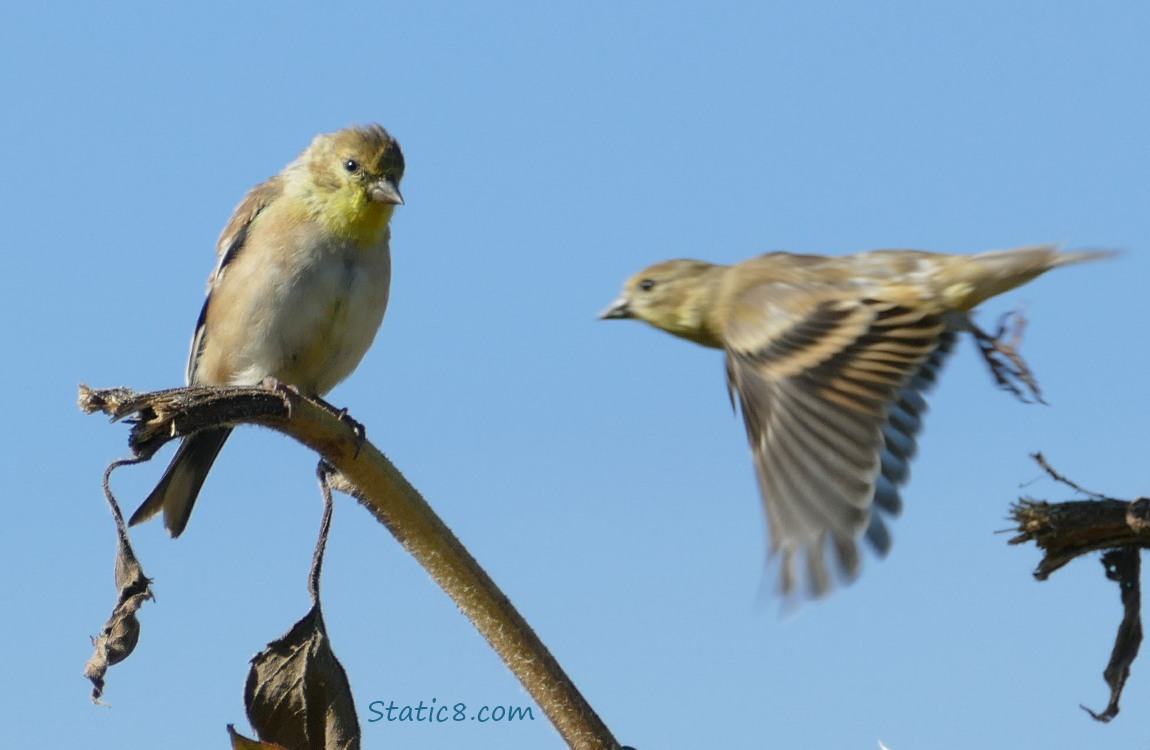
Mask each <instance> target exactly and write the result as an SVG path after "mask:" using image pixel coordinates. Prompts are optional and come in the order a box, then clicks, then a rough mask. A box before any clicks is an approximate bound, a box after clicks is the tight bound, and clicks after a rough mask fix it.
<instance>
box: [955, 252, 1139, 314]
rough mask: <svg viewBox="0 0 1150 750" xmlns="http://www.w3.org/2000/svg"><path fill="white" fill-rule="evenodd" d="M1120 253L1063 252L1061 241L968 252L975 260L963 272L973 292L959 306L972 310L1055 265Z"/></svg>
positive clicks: (1055, 266) (969, 288)
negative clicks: (1054, 243) (976, 252)
mask: <svg viewBox="0 0 1150 750" xmlns="http://www.w3.org/2000/svg"><path fill="white" fill-rule="evenodd" d="M1117 254H1118V251H1116V250H1076V251H1073V252H1065V253H1063V252H1059V251H1058V245H1032V246H1029V247H1017V248H1014V249H1012V250H992V251H990V252H986V253H979V254H977V255H973V256H969V258H970V260H972V261H974V263H973V264H971V265H970V266H969V271H970V272H969V274H963V275H965V276H967V278H966V282H967V284H968V287H967V290H968V291H969V292H970V296H969V297H968V299H967V300H965V302H966V304H962V305H957V306H956V307H959V308H960V309H964V310H970V309H972V308H974V307H976V306H977V305H978V304H979V303H981V302H983V301H985V300H988V299H990V298H991V297H994V296H995V295H999V294H1002V293H1003V292H1008V291H1010V290H1011V289H1014V288H1015V287H1019V286H1022V285H1023V284H1025V283H1027V282H1028V281H1032V280H1033V279H1035V278H1037V277H1039V276H1041V275H1042V274H1044V273H1046V272H1047V271H1049V270H1050V269H1052V268H1057V267H1058V266H1065V265H1069V264H1071V263H1083V262H1085V261H1090V260H1102V259H1103V258H1110V257H1113V256H1115V255H1117ZM957 257H961V256H957Z"/></svg>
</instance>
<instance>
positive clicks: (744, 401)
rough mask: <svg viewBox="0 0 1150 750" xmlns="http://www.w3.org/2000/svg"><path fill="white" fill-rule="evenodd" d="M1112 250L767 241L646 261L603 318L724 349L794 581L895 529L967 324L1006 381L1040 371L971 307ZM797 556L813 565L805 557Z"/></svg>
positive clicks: (844, 567)
mask: <svg viewBox="0 0 1150 750" xmlns="http://www.w3.org/2000/svg"><path fill="white" fill-rule="evenodd" d="M1107 255H1110V253H1108V252H1105V251H1093V252H1058V249H1057V248H1056V247H1055V246H1051V245H1041V246H1035V247H1022V248H1017V249H1014V250H1003V251H995V252H987V253H981V254H977V255H944V254H938V253H928V252H920V251H913V250H878V251H872V252H865V253H859V254H856V255H845V256H839V257H826V256H821V255H795V254H791V253H783V252H779V253H770V254H767V255H762V256H759V257H757V258H751V259H750V260H746V261H743V262H742V263H738V264H736V265H733V266H723V265H716V264H713V263H705V262H703V261H698V260H672V261H667V262H664V263H659V264H657V265H654V266H651V267H650V268H648V269H646V270H644V271H642V272H640V273H638V274H636V275H635V276H633V277H632V278H631V279H629V280H628V281H627V282H626V285H625V286H624V289H623V294H622V296H621V297H619V299H618V300H616V301H615V302H614V303H613V304H612V305H611V306H610V307H609V308H608V309H607V310H606V311H604V312H603V313H602V315H601V316H600V317H601V318H607V319H616V318H636V319H638V320H642V321H645V322H647V323H649V324H650V325H652V326H654V327H656V328H659V329H661V330H663V331H666V332H668V333H671V334H674V335H675V336H679V337H681V338H684V339H687V340H689V341H693V342H695V343H696V344H701V345H702V346H706V347H712V348H715V349H722V350H723V351H725V352H726V365H727V367H726V369H727V386H728V390H729V392H730V394H731V399H732V403H733V402H734V400H735V398H736V397H737V399H738V403H739V405H740V407H741V411H742V415H743V421H744V423H745V425H746V430H747V438H748V440H749V442H750V447H751V452H752V454H753V457H754V465H755V473H756V476H757V478H758V484H759V489H760V492H761V494H762V500H763V504H764V505H765V507H766V515H767V519H768V526H769V529H770V552H771V555H772V556H773V557H776V558H777V559H778V560H779V562H780V589H781V590H782V592H783V593H784V594H785V595H789V594H791V593H792V592H793V591H794V590H795V589H796V587H797V586H798V585H799V584H800V583H801V582H805V584H806V588H807V590H808V592H809V593H810V594H812V595H814V596H821V595H823V594H825V593H826V592H827V591H828V590H829V589H830V588H831V584H832V575H831V573H830V571H829V570H828V565H827V558H828V557H832V556H833V558H834V560H835V562H836V563H837V567H838V569H839V570H840V572H841V574H842V576H843V577H844V578H846V579H850V578H853V577H854V576H855V575H856V574H857V572H858V569H859V565H860V560H859V549H858V544H857V542H858V540H859V538H860V537H861V536H864V535H865V536H866V538H867V540H868V541H869V542H870V543H871V544H872V546H873V547H874V548H875V549H876V550H877V551H878V552H879V553H880V554H883V553H885V552H886V551H887V550H888V549H889V547H890V536H889V534H888V532H887V529H886V525H885V523H884V522H883V519H882V517H881V516H880V514H879V513H877V512H876V507H877V510H878V511H882V512H885V513H887V514H890V515H895V514H897V513H898V512H899V510H900V508H901V504H902V501H901V499H900V497H899V487H900V486H901V485H902V484H903V483H904V482H905V481H906V480H907V478H908V466H909V463H910V460H911V458H912V457H913V456H914V453H915V436H916V435H917V433H918V432H919V429H920V428H921V426H922V415H923V413H924V411H925V409H926V402H925V401H924V400H923V396H922V394H923V393H924V392H925V391H926V390H927V389H928V388H929V386H930V385H931V384H932V383H933V382H934V381H935V379H936V378H937V375H938V371H939V368H940V367H941V366H942V364H943V361H944V360H945V359H946V357H947V355H948V354H949V353H950V351H951V348H952V346H953V344H954V341H955V338H956V336H957V334H959V333H960V332H962V331H970V332H972V333H974V334H975V335H976V337H977V338H978V339H979V343H980V346H982V348H983V353H984V355H985V356H987V358H988V362H990V364H991V366H992V370H993V371H994V374H995V377H996V378H997V379H998V380H999V382H1000V384H1003V385H1006V386H1007V387H1011V384H1010V382H1009V380H1010V376H1011V375H1013V376H1015V377H1017V378H1018V379H1019V380H1021V381H1022V382H1023V383H1024V384H1026V385H1029V386H1030V387H1031V388H1032V390H1033V392H1034V393H1035V395H1037V390H1036V386H1034V383H1033V380H1031V379H1030V378H1029V374H1028V372H1027V371H1026V370H1025V369H1024V366H1023V365H1022V362H1021V360H1020V359H1019V358H1018V357H1017V355H1016V353H1014V352H1013V351H1012V350H1011V349H1009V348H1007V347H1005V346H1003V345H1001V344H998V343H997V342H995V341H994V340H993V339H992V338H991V337H990V336H987V335H986V334H984V333H982V332H981V331H979V330H978V329H977V328H976V327H975V326H974V324H973V323H972V322H971V320H970V318H969V316H968V313H969V312H970V311H971V310H972V309H973V308H974V307H975V306H976V305H978V304H979V303H981V302H982V301H984V300H986V299H988V298H990V297H993V296H995V295H997V294H1002V293H1003V292H1005V291H1008V290H1010V289H1013V288H1014V287H1017V286H1019V285H1021V284H1025V283H1026V282H1028V281H1030V280H1032V279H1034V278H1035V277H1037V276H1039V275H1040V274H1042V273H1045V272H1046V271H1048V270H1050V269H1052V268H1055V267H1058V266H1063V265H1066V264H1069V263H1078V262H1081V261H1087V260H1094V259H1096V258H1101V257H1105V256H1107ZM800 564H801V565H802V567H801V568H800V567H799V566H800Z"/></svg>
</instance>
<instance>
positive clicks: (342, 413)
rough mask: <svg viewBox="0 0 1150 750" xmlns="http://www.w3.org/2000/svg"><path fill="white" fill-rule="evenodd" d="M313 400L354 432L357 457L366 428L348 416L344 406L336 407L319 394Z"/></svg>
mask: <svg viewBox="0 0 1150 750" xmlns="http://www.w3.org/2000/svg"><path fill="white" fill-rule="evenodd" d="M315 400H316V403H318V404H319V405H320V406H322V407H323V408H325V409H327V410H328V411H329V412H331V413H332V414H334V415H335V416H336V418H337V419H339V421H341V422H343V423H344V424H346V425H347V426H348V427H350V428H351V431H352V432H353V433H354V434H355V457H356V458H359V451H360V449H362V448H363V444H364V443H366V442H367V428H366V427H364V426H363V424H362V423H360V422H359V421H357V420H355V419H353V418H352V417H351V416H349V415H348V413H347V409H346V408H343V409H337V408H336V407H335V406H333V405H331V404H330V403H328V402H327V401H325V400H323V399H322V398H320V397H319V396H316V397H315Z"/></svg>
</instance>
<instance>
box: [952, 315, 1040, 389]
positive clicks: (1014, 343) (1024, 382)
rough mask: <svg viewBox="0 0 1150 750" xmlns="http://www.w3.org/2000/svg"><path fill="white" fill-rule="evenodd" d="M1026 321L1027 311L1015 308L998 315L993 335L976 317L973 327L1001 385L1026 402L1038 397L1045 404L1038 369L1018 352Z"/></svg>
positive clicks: (996, 380) (983, 352) (997, 381)
mask: <svg viewBox="0 0 1150 750" xmlns="http://www.w3.org/2000/svg"><path fill="white" fill-rule="evenodd" d="M1026 323H1027V321H1026V316H1025V315H1023V314H1022V313H1021V312H1019V311H1018V310H1012V311H1010V312H1007V313H1004V314H1003V315H1002V317H1001V318H999V319H998V327H997V329H995V331H994V334H993V335H991V334H989V333H987V332H986V331H984V330H982V329H981V328H979V327H978V326H976V325H975V324H974V323H973V321H972V322H970V323H969V327H970V332H971V333H972V334H973V335H974V341H975V343H976V344H978V349H979V351H980V352H981V353H982V356H983V359H985V360H986V364H987V365H988V366H989V367H990V374H991V375H992V376H993V377H994V382H995V383H996V384H997V385H998V387H999V388H1001V389H1003V390H1005V391H1009V392H1011V393H1013V394H1014V396H1015V397H1016V398H1017V399H1018V400H1019V401H1022V402H1023V403H1031V402H1032V401H1037V402H1038V403H1040V404H1045V403H1046V402H1045V401H1043V399H1042V391H1040V390H1039V388H1038V381H1036V380H1035V379H1034V373H1032V372H1031V371H1030V367H1029V366H1028V365H1027V364H1026V360H1024V359H1023V358H1022V355H1021V354H1019V353H1018V347H1019V345H1020V344H1021V343H1022V334H1023V333H1024V332H1025V331H1026Z"/></svg>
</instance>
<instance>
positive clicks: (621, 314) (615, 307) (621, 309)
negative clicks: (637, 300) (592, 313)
mask: <svg viewBox="0 0 1150 750" xmlns="http://www.w3.org/2000/svg"><path fill="white" fill-rule="evenodd" d="M633 317H635V316H634V315H632V314H631V300H629V299H627V298H626V297H620V298H619V299H617V300H615V301H614V302H612V303H611V306H610V307H608V308H607V309H606V310H604V311H603V312H601V313H599V320H611V319H612V318H615V319H619V320H625V319H627V318H633Z"/></svg>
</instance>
